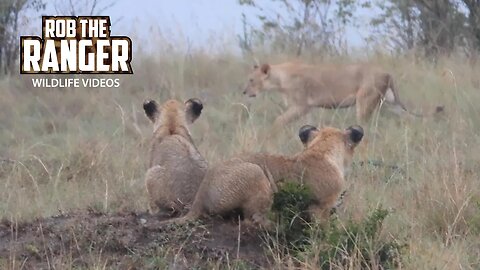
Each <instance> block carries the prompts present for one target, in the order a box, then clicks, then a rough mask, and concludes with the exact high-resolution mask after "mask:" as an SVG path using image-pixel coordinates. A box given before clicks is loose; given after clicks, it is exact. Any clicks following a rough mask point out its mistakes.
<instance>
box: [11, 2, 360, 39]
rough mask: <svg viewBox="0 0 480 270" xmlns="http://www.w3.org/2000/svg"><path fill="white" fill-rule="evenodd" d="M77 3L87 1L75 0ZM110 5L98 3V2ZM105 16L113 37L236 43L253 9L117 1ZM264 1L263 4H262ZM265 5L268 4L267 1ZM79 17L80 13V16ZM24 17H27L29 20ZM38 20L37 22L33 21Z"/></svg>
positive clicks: (352, 33) (35, 25) (353, 33)
mask: <svg viewBox="0 0 480 270" xmlns="http://www.w3.org/2000/svg"><path fill="white" fill-rule="evenodd" d="M62 1H64V2H68V1H65V0H51V1H48V2H47V3H48V4H47V9H46V10H45V11H43V12H42V13H43V14H44V15H62V14H58V12H57V10H58V9H57V10H56V9H55V8H54V3H57V5H58V3H61V2H62ZM78 1H79V2H82V1H88V0H78ZM109 2H110V3H111V1H109V0H102V1H101V3H109ZM114 2H115V4H114V5H113V6H112V7H110V8H109V9H108V10H107V11H106V12H104V13H105V14H102V15H109V16H110V18H111V21H112V22H113V25H112V27H111V31H112V34H114V35H132V34H133V35H137V36H139V37H141V38H142V39H143V40H145V39H148V36H149V35H150V34H151V33H150V30H149V29H150V26H155V27H157V26H158V27H159V28H160V29H162V30H165V31H169V32H177V31H181V34H182V35H183V36H184V37H185V38H188V39H189V40H191V41H193V42H194V43H196V44H201V45H205V44H206V43H207V44H208V38H206V36H211V35H222V36H223V37H224V38H231V39H232V41H234V40H236V37H237V34H240V33H241V32H242V22H241V18H242V13H245V14H246V15H247V18H248V17H250V18H254V10H252V9H251V8H249V7H243V6H240V5H239V4H238V2H237V0H136V1H135V0H119V1H114ZM264 2H265V1H264ZM267 3H268V1H267ZM82 15H83V14H82ZM29 16H30V15H28V16H27V17H29ZM36 17H37V19H35V18H29V20H30V24H29V25H30V26H29V27H28V28H27V27H26V28H25V29H24V31H23V33H21V35H27V34H35V35H37V34H38V35H40V33H41V32H40V31H41V22H40V19H39V16H36ZM37 20H38V21H37ZM364 35H365V29H362V28H361V27H360V28H358V27H357V28H352V27H350V28H349V29H347V39H348V42H349V44H350V45H351V46H352V45H353V46H357V45H360V44H361V43H362V40H363V39H362V36H364Z"/></svg>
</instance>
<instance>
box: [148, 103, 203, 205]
mask: <svg viewBox="0 0 480 270" xmlns="http://www.w3.org/2000/svg"><path fill="white" fill-rule="evenodd" d="M143 108H144V110H145V114H146V115H147V117H148V118H149V119H150V120H151V121H152V122H153V139H152V144H151V148H150V164H149V167H150V169H149V170H148V171H147V173H146V176H145V184H146V186H147V192H148V196H149V201H150V205H149V206H150V207H149V208H150V209H149V210H150V213H155V212H157V210H159V209H160V210H162V211H164V212H166V211H168V212H170V214H173V213H177V212H179V211H181V210H183V208H184V207H185V206H187V205H190V204H191V203H192V201H193V199H194V198H195V194H196V193H197V190H198V187H199V186H200V183H201V182H202V179H203V177H204V175H205V172H206V170H207V162H206V161H205V159H204V158H203V157H202V155H201V154H200V153H199V152H198V150H197V148H196V147H195V144H194V143H193V140H192V138H191V136H190V132H189V130H188V127H187V125H188V124H191V123H193V122H194V121H195V120H196V119H197V118H198V117H199V116H200V114H201V112H202V109H203V105H202V102H201V101H200V100H198V99H189V100H187V101H186V102H185V103H182V102H179V101H176V100H168V101H166V102H165V103H163V105H162V106H159V105H158V104H157V102H155V101H154V100H147V101H145V102H144V104H143Z"/></svg>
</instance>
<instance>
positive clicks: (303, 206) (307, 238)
mask: <svg viewBox="0 0 480 270" xmlns="http://www.w3.org/2000/svg"><path fill="white" fill-rule="evenodd" d="M312 199H313V196H312V193H311V192H310V190H309V189H308V188H307V187H305V186H303V185H298V184H295V183H285V185H283V186H282V187H281V190H280V191H279V192H278V193H276V194H275V196H274V203H273V207H272V209H273V211H274V213H275V214H276V216H277V220H278V242H279V243H277V244H279V245H278V246H281V247H284V248H286V249H287V250H288V253H290V254H293V255H294V256H297V257H310V256H312V257H316V258H318V263H319V267H320V268H322V269H331V268H332V267H333V268H335V267H334V266H339V265H342V266H348V265H349V264H352V261H353V265H358V266H360V267H361V268H367V269H368V268H374V266H381V267H382V269H391V268H395V267H398V265H399V263H400V262H401V260H400V259H401V254H402V252H403V249H404V247H405V245H401V244H399V243H398V242H396V241H395V240H386V239H383V238H380V237H379V236H380V231H381V229H382V225H383V222H384V220H385V218H386V217H387V216H388V215H389V211H388V210H386V209H383V208H382V207H379V208H376V209H374V210H373V211H372V212H371V213H370V214H369V215H368V216H367V217H365V218H364V219H363V220H361V221H357V222H355V221H352V220H347V221H346V222H340V221H339V220H338V219H337V218H336V216H333V217H332V218H331V220H330V222H328V224H321V225H320V224H319V225H315V224H310V223H309V217H308V213H307V209H308V206H309V205H310V203H311V202H312ZM299 259H301V258H299Z"/></svg>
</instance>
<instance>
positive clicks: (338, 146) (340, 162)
mask: <svg viewBox="0 0 480 270" xmlns="http://www.w3.org/2000/svg"><path fill="white" fill-rule="evenodd" d="M299 137H300V140H301V141H302V143H303V144H304V146H305V148H304V150H303V151H302V152H300V153H298V154H296V155H293V156H284V155H271V154H261V153H256V154H249V155H242V156H239V157H237V158H233V159H231V160H229V161H226V162H223V163H220V164H217V165H215V166H213V167H210V168H209V169H208V171H207V173H206V175H205V178H204V180H203V182H202V184H201V186H200V188H199V190H198V193H197V195H196V197H195V201H194V202H193V205H192V208H191V210H190V212H189V213H188V214H187V215H186V216H185V217H183V218H179V219H174V220H170V221H167V222H164V223H182V222H186V221H188V220H191V219H195V218H198V217H200V216H202V215H204V214H210V215H212V214H224V213H228V212H230V211H232V210H235V209H240V210H242V212H243V214H244V217H245V219H246V220H247V221H253V222H254V223H257V224H258V225H261V226H265V227H269V226H270V222H269V221H268V219H267V217H266V214H267V212H268V211H269V209H270V208H271V205H272V201H273V192H274V191H276V182H279V181H282V180H288V181H297V182H301V183H304V184H305V185H307V186H308V187H309V188H310V189H311V191H312V192H313V195H314V202H313V204H312V205H311V206H310V213H311V215H312V216H313V217H315V218H320V219H324V218H326V217H327V216H328V215H329V214H330V210H331V209H332V208H333V207H334V206H335V204H336V202H337V199H338V198H339V197H340V194H341V193H342V191H343V190H344V188H345V183H344V176H345V170H346V168H347V167H348V166H349V165H350V163H351V159H352V156H353V152H354V148H355V147H356V146H357V144H358V143H359V142H360V141H361V140H362V137H363V129H362V128H361V127H360V126H352V127H349V128H347V129H345V130H340V129H336V128H331V127H325V128H322V129H317V128H315V127H313V126H304V127H302V128H301V129H300V131H299Z"/></svg>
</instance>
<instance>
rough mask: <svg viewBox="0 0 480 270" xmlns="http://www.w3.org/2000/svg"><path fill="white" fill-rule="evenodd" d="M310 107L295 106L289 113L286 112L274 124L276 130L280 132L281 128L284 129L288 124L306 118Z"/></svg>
mask: <svg viewBox="0 0 480 270" xmlns="http://www.w3.org/2000/svg"><path fill="white" fill-rule="evenodd" d="M309 110H310V107H309V106H308V105H305V106H294V107H290V108H289V109H288V110H287V111H285V112H284V113H283V114H282V115H280V116H279V117H277V119H275V122H274V124H273V126H274V129H275V130H278V129H279V128H281V127H283V126H284V125H286V124H288V123H289V122H291V121H293V120H295V119H297V118H299V117H301V116H304V115H305V114H307V113H308V111H309Z"/></svg>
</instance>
